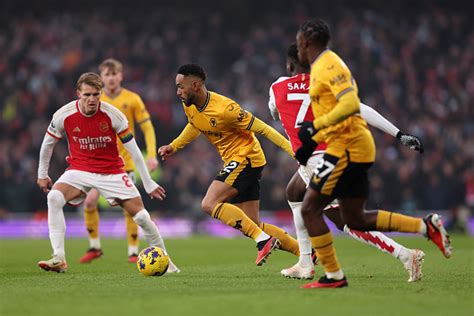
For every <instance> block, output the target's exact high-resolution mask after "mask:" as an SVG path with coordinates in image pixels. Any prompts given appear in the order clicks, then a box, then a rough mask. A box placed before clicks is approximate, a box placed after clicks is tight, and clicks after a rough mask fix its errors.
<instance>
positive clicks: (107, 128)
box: [99, 122, 109, 133]
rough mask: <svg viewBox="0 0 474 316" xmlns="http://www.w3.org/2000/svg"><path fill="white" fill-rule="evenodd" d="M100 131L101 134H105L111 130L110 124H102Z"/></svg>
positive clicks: (100, 124)
mask: <svg viewBox="0 0 474 316" xmlns="http://www.w3.org/2000/svg"><path fill="white" fill-rule="evenodd" d="M99 129H100V131H101V132H103V133H105V132H107V131H108V130H109V124H107V123H106V122H100V123H99Z"/></svg>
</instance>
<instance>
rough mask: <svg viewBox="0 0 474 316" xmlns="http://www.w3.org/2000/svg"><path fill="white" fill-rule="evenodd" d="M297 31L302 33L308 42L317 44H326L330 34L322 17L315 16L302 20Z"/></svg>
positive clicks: (323, 45) (324, 45)
mask: <svg viewBox="0 0 474 316" xmlns="http://www.w3.org/2000/svg"><path fill="white" fill-rule="evenodd" d="M299 31H300V32H301V33H303V35H304V37H306V38H307V39H308V40H309V41H310V42H312V43H313V44H316V45H318V46H322V47H326V46H328V43H329V40H330V39H331V35H330V33H329V26H328V24H327V23H326V22H324V21H323V20H322V19H319V18H316V19H311V20H307V21H305V22H303V24H301V26H300V28H299Z"/></svg>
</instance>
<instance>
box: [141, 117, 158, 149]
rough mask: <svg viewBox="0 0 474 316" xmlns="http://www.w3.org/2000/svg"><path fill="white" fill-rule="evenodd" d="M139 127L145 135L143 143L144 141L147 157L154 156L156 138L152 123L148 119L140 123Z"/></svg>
mask: <svg viewBox="0 0 474 316" xmlns="http://www.w3.org/2000/svg"><path fill="white" fill-rule="evenodd" d="M140 129H141V130H142V132H143V135H144V136H145V143H146V151H147V157H148V158H150V157H153V158H156V138H155V129H154V128H153V124H152V123H151V120H150V119H148V120H146V121H145V122H142V123H141V124H140Z"/></svg>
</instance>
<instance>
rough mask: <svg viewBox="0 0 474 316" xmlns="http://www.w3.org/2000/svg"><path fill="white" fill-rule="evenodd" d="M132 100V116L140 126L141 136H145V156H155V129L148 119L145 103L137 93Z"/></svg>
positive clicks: (148, 114)
mask: <svg viewBox="0 0 474 316" xmlns="http://www.w3.org/2000/svg"><path fill="white" fill-rule="evenodd" d="M133 101H134V102H133V103H134V106H133V117H134V119H135V121H136V122H137V124H138V125H139V126H140V129H141V131H142V133H143V136H145V143H146V151H147V156H148V157H153V158H156V137H155V129H154V128H153V123H152V122H151V119H150V113H148V111H147V109H146V107H145V103H143V101H142V98H140V96H139V95H138V94H135V95H134V100H133Z"/></svg>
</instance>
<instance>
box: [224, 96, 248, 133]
mask: <svg viewBox="0 0 474 316" xmlns="http://www.w3.org/2000/svg"><path fill="white" fill-rule="evenodd" d="M254 118H255V117H254V116H253V114H252V113H250V112H247V111H245V110H244V109H242V108H241V107H240V105H238V104H237V103H235V102H234V103H230V104H228V105H227V106H226V108H225V110H224V124H225V125H226V126H229V127H231V128H235V129H246V130H249V129H250V126H251V125H252V123H253V120H254Z"/></svg>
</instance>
